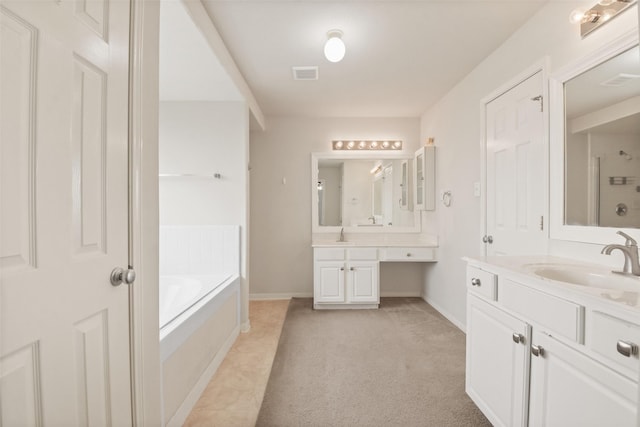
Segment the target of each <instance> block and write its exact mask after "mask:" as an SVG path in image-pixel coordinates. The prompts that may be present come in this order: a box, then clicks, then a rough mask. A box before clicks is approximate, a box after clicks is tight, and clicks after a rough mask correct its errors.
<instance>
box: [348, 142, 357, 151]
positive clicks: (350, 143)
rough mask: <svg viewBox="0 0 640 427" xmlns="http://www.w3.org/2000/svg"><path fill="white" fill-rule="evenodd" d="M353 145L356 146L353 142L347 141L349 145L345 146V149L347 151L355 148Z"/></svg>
mask: <svg viewBox="0 0 640 427" xmlns="http://www.w3.org/2000/svg"><path fill="white" fill-rule="evenodd" d="M355 145H356V143H355V142H353V141H349V143H348V144H347V148H348V149H349V150H351V149H352V148H353V147H355Z"/></svg>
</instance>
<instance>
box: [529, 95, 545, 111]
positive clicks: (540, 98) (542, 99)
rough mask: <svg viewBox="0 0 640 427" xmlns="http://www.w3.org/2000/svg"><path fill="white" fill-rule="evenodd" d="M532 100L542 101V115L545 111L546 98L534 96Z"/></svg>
mask: <svg viewBox="0 0 640 427" xmlns="http://www.w3.org/2000/svg"><path fill="white" fill-rule="evenodd" d="M531 100H532V101H540V112H541V113H542V112H543V111H544V98H543V97H542V95H538V96H534V97H533V98H531Z"/></svg>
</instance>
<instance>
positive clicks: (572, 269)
mask: <svg viewBox="0 0 640 427" xmlns="http://www.w3.org/2000/svg"><path fill="white" fill-rule="evenodd" d="M533 273H534V274H535V275H537V276H540V277H544V278H546V279H550V280H556V281H558V282H565V283H571V284H573V285H579V286H589V287H593V288H600V289H616V290H628V291H634V292H640V278H636V277H635V276H634V277H632V276H625V275H621V274H615V273H611V272H607V271H606V270H600V269H593V270H589V269H587V268H585V269H582V268H580V267H578V266H565V267H560V266H555V267H551V266H544V267H538V268H536V269H534V270H533Z"/></svg>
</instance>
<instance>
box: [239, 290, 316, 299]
mask: <svg viewBox="0 0 640 427" xmlns="http://www.w3.org/2000/svg"><path fill="white" fill-rule="evenodd" d="M291 298H313V293H311V292H294V293H290V294H288V293H284V294H249V300H250V301H270V300H278V299H291Z"/></svg>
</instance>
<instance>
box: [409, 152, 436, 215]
mask: <svg viewBox="0 0 640 427" xmlns="http://www.w3.org/2000/svg"><path fill="white" fill-rule="evenodd" d="M413 163H414V166H413V169H414V171H415V173H414V175H413V178H414V184H413V188H414V196H413V201H414V207H415V209H416V210H424V211H432V210H434V209H435V188H436V187H435V180H436V147H434V146H433V145H429V146H425V147H422V148H420V149H419V150H418V151H416V153H415V155H414V158H413Z"/></svg>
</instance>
